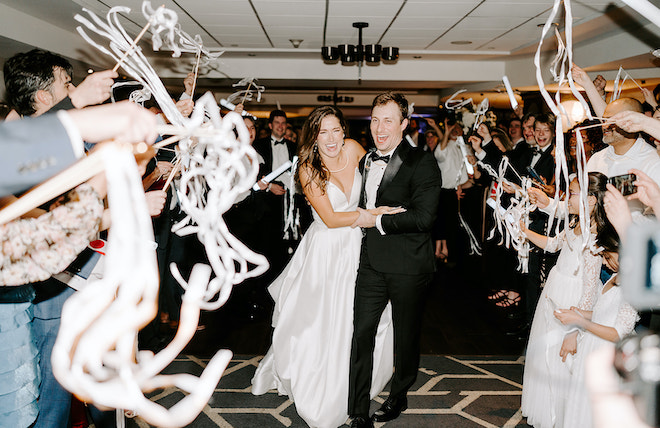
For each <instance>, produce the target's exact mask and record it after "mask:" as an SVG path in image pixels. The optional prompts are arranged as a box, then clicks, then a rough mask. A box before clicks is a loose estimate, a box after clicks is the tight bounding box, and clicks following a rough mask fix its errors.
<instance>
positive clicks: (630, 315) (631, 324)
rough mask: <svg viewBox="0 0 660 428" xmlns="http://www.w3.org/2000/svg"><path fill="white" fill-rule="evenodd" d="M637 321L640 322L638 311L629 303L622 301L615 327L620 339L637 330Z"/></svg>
mask: <svg viewBox="0 0 660 428" xmlns="http://www.w3.org/2000/svg"><path fill="white" fill-rule="evenodd" d="M637 321H639V315H638V314H637V311H636V310H635V309H634V308H633V307H632V306H630V305H629V304H628V303H626V302H624V301H622V302H621V305H620V306H619V313H618V314H617V316H616V321H615V322H614V326H613V327H614V329H615V330H616V332H617V333H618V334H619V339H622V338H623V337H624V336H626V335H628V334H630V333H631V332H632V331H633V329H634V328H635V324H636V323H637Z"/></svg>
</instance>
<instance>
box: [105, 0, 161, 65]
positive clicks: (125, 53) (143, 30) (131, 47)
mask: <svg viewBox="0 0 660 428" xmlns="http://www.w3.org/2000/svg"><path fill="white" fill-rule="evenodd" d="M161 8H165V5H161ZM150 25H151V20H149V21H147V23H146V25H145V26H144V28H142V31H140V34H138V35H137V37H135V40H133V43H131V45H130V46H129V47H128V49H126V52H124V56H122V57H121V58H119V61H117V65H115V66H114V67H113V68H112V71H117V70H118V69H119V67H121V64H122V63H123V62H124V60H125V59H126V58H127V57H128V56H129V55H130V54H131V52H133V49H135V46H136V45H137V42H139V41H140V39H141V38H142V36H144V33H146V32H147V30H148V29H149V26H150Z"/></svg>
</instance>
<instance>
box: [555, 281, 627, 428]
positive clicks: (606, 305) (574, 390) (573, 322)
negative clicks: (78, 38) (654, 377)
mask: <svg viewBox="0 0 660 428" xmlns="http://www.w3.org/2000/svg"><path fill="white" fill-rule="evenodd" d="M617 281H618V275H617V274H615V275H614V276H612V278H610V280H609V281H607V283H606V284H605V285H604V286H603V287H601V288H600V292H599V293H598V300H596V304H595V305H594V307H593V311H583V310H580V309H578V308H575V307H572V308H570V309H560V310H557V311H556V314H555V316H556V317H557V319H559V320H560V321H561V322H562V324H564V325H568V326H576V327H578V328H579V329H580V330H581V331H583V334H582V336H581V337H580V338H579V340H578V342H577V353H576V354H575V362H574V363H573V368H572V370H571V372H572V375H571V383H570V388H569V390H568V395H567V398H566V409H565V412H564V421H563V424H562V426H563V427H564V428H589V427H591V426H592V414H591V413H592V412H591V404H590V400H589V395H588V392H587V388H586V385H585V380H584V372H585V364H586V360H587V357H588V356H589V354H590V353H592V352H593V351H595V350H597V349H600V348H602V347H604V346H609V347H611V348H612V349H614V343H615V342H618V341H619V340H620V339H621V338H623V337H624V336H626V335H628V334H630V333H631V332H632V331H633V329H634V328H635V323H636V322H637V321H638V320H639V316H638V315H637V311H635V309H634V308H633V307H632V306H630V305H629V304H628V303H626V302H625V301H624V300H623V296H622V293H621V288H619V287H618V286H617V285H618V284H617Z"/></svg>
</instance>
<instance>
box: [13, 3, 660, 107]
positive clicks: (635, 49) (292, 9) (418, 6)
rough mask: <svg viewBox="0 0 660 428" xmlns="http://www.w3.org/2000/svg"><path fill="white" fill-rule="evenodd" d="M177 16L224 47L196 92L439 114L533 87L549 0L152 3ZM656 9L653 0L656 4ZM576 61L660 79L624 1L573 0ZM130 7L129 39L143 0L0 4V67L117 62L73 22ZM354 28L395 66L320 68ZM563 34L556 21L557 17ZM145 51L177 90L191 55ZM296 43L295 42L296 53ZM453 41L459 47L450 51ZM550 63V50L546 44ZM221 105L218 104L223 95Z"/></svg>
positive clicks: (652, 38) (645, 30) (139, 23)
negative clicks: (253, 82)
mask: <svg viewBox="0 0 660 428" xmlns="http://www.w3.org/2000/svg"><path fill="white" fill-rule="evenodd" d="M161 2H162V4H164V5H165V7H167V8H169V9H171V10H173V11H175V12H176V13H177V15H178V19H179V23H180V24H181V27H182V29H183V30H185V31H186V32H187V33H189V34H191V35H195V34H199V35H200V36H201V38H202V40H203V41H204V44H205V46H207V47H208V48H210V49H214V50H223V51H224V54H223V55H222V56H221V57H220V60H219V61H218V63H217V64H215V65H214V66H213V67H206V68H202V69H201V70H200V76H199V83H198V86H199V87H200V89H201V90H207V89H208V90H213V91H214V92H216V93H218V94H230V93H231V92H232V89H231V84H232V83H235V82H237V81H238V80H240V79H241V78H243V77H247V76H250V77H256V78H258V79H259V82H260V83H261V84H263V85H265V86H266V92H265V93H264V103H265V105H273V104H275V103H276V102H279V103H281V104H286V105H291V106H295V105H297V106H302V105H314V104H318V103H319V102H318V101H317V100H316V97H317V95H319V94H330V93H332V92H333V91H334V90H337V91H338V92H339V93H340V94H342V95H351V96H353V98H354V105H356V106H357V105H369V104H370V100H371V99H372V98H373V94H374V93H377V92H379V91H382V90H385V89H400V90H404V91H406V92H407V93H408V94H410V96H411V97H415V99H416V103H417V104H418V105H437V102H438V99H439V98H440V97H441V96H443V95H445V96H446V95H447V94H451V93H453V92H455V91H456V90H458V89H461V88H466V89H469V90H473V91H477V92H479V91H482V92H483V91H489V90H493V89H495V88H498V86H501V77H502V76H503V75H505V74H506V75H508V76H509V78H510V80H511V81H512V84H513V85H514V87H516V88H522V89H523V90H533V89H535V88H536V86H535V85H536V81H535V79H534V67H533V64H532V56H533V53H534V51H535V50H536V47H537V46H538V43H539V39H540V36H541V30H542V29H541V28H540V27H539V26H541V25H542V24H544V23H545V22H546V20H547V19H548V16H549V15H550V12H551V10H552V6H553V1H551V0H453V1H452V0H215V1H210V0H154V2H153V3H154V4H153V6H154V7H157V6H158V5H159V4H161ZM652 3H654V4H656V5H658V4H660V0H652ZM571 4H572V12H573V43H574V48H573V50H574V54H575V58H576V62H579V63H580V64H581V65H583V66H585V67H586V68H587V70H590V71H597V72H600V73H603V74H605V75H606V77H608V78H610V79H612V78H613V74H614V73H615V72H616V70H617V69H618V67H619V65H623V66H624V67H625V68H626V69H627V70H628V71H629V72H630V73H631V75H633V76H635V77H639V78H649V79H651V78H660V73H659V72H658V70H659V69H658V67H657V66H656V65H657V64H656V63H654V60H655V58H654V57H652V56H651V55H650V53H649V52H650V51H651V50H653V49H656V48H658V47H660V30H659V29H658V28H657V27H655V26H653V25H652V24H650V23H649V22H648V21H647V20H646V19H645V18H644V17H641V16H639V15H638V14H637V13H636V12H634V11H633V10H631V9H629V8H627V7H626V6H625V5H624V3H623V2H621V1H620V0H617V1H603V0H584V1H576V0H573V1H572V2H571ZM118 5H121V6H128V7H130V8H131V12H130V13H128V14H125V15H124V17H123V25H124V27H125V28H126V30H127V32H128V33H129V34H130V35H131V36H135V35H136V34H137V33H139V31H140V29H141V28H142V27H143V26H144V24H145V23H146V19H145V18H144V16H142V13H141V5H142V1H141V0H27V1H26V0H0V16H2V17H3V18H0V21H4V22H3V23H2V25H0V58H7V57H9V56H11V55H12V54H13V53H15V52H19V51H21V50H24V49H25V48H26V47H29V46H37V47H41V48H44V49H49V50H52V51H55V52H57V53H60V54H62V55H64V56H67V57H68V58H71V59H72V60H75V61H77V64H80V67H90V66H91V67H92V68H94V69H103V68H108V67H111V66H112V63H111V62H109V60H108V59H107V58H106V57H104V56H103V55H102V54H100V53H99V52H98V51H96V50H95V49H93V48H91V47H90V46H89V45H87V44H86V43H85V42H84V40H82V38H81V37H80V36H79V35H78V34H77V33H76V31H75V27H76V26H77V25H78V23H77V22H76V21H75V20H74V19H73V16H74V15H75V14H76V13H82V8H83V7H85V8H87V9H89V10H91V11H93V12H95V13H96V14H97V15H98V16H99V17H102V18H104V17H105V14H106V13H107V11H108V10H109V8H110V7H112V6H118ZM355 21H364V22H367V23H368V24H369V26H368V28H365V29H364V33H363V35H364V40H363V43H365V44H370V43H380V44H382V45H383V46H396V47H399V48H400V53H401V57H400V59H399V60H398V61H397V62H396V63H394V64H380V65H377V66H364V67H362V70H361V79H358V67H357V66H355V65H351V66H347V65H342V64H341V63H336V64H326V63H324V62H323V60H322V59H321V55H320V48H321V47H322V46H324V45H327V46H336V45H339V44H357V38H358V32H357V30H356V29H355V28H353V27H352V25H351V24H352V23H353V22H355ZM556 22H558V23H560V25H559V28H560V30H562V29H563V26H564V24H563V15H562V16H561V17H559V18H558V19H556ZM145 39H147V40H143V42H142V44H141V47H142V49H143V51H144V52H145V54H147V55H148V56H150V58H152V64H153V65H154V67H155V68H156V69H157V70H158V72H159V75H160V76H161V78H162V79H163V80H164V81H165V82H166V84H168V86H169V87H171V88H174V87H175V86H181V80H182V78H183V76H185V75H186V73H188V72H189V71H191V70H192V68H193V64H194V61H195V57H194V55H192V54H184V55H183V56H182V57H181V58H170V57H169V55H168V54H167V53H153V52H151V50H150V45H149V44H148V37H147V36H145ZM291 40H301V42H300V44H299V47H298V48H295V47H294V46H293V43H292V42H291ZM456 42H459V43H462V44H457V43H456ZM545 47H546V49H547V53H546V55H545V56H544V61H548V59H550V58H551V57H552V56H553V55H554V52H555V50H556V47H555V43H554V41H553V40H552V39H548V41H547V42H545ZM219 96H222V95H219Z"/></svg>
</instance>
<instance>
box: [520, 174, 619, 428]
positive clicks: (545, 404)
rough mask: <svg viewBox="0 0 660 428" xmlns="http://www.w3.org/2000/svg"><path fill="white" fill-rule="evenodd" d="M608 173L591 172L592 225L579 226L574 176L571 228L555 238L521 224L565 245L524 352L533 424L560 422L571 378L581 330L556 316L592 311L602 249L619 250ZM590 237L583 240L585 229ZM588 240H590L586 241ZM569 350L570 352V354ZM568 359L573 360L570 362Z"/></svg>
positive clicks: (540, 242)
mask: <svg viewBox="0 0 660 428" xmlns="http://www.w3.org/2000/svg"><path fill="white" fill-rule="evenodd" d="M606 186H607V177H606V176H605V175H604V174H601V173H600V172H590V173H589V182H588V188H587V204H588V206H587V210H588V211H589V214H588V215H589V216H590V220H591V221H590V225H591V226H590V230H588V231H583V230H581V228H580V221H579V213H580V184H579V183H578V180H577V179H573V181H571V184H570V186H569V198H568V210H569V214H570V215H571V221H570V224H569V227H567V228H566V230H565V231H564V232H562V233H561V234H560V235H558V236H557V237H554V238H549V237H547V236H543V235H540V234H538V233H535V232H533V231H531V230H529V229H527V228H526V227H525V226H524V225H523V224H521V227H522V230H523V232H524V233H525V235H526V236H527V238H528V239H529V240H530V241H531V242H532V243H534V244H535V245H536V246H538V247H540V248H543V249H544V250H545V251H550V252H556V251H557V250H560V249H561V252H560V253H559V258H558V259H557V264H556V265H555V266H554V267H553V268H552V270H551V271H550V274H549V275H548V280H547V281H546V284H545V287H544V288H543V293H542V294H541V298H540V299H539V302H538V304H537V306H536V312H535V313H534V320H533V321H532V328H531V331H530V335H529V342H528V344H527V353H526V355H525V370H524V375H523V392H522V407H521V409H522V414H523V416H526V417H527V423H528V424H529V425H532V426H535V427H552V426H558V425H561V422H560V421H562V420H563V417H564V410H565V405H566V397H567V395H568V386H569V382H570V377H571V362H572V354H574V353H575V350H576V346H577V342H576V340H577V334H570V333H569V326H566V327H564V326H563V325H562V324H561V323H560V322H559V321H558V320H557V319H556V318H555V313H556V311H557V309H561V308H571V307H577V308H578V309H579V310H581V311H591V310H592V308H593V305H594V303H595V302H596V299H597V291H598V289H599V286H600V284H601V283H600V268H601V265H602V261H603V260H602V259H603V258H602V255H601V249H604V250H605V251H608V252H612V251H614V252H615V251H617V249H618V235H617V233H616V231H615V230H614V228H613V227H612V225H611V224H610V222H609V221H608V220H607V216H606V214H605V206H604V205H605V204H604V198H605V193H606V191H607V189H606ZM584 233H588V234H589V236H588V237H587V238H586V239H583V237H582V234H584ZM585 241H586V245H583V243H584V242H585ZM569 354H570V355H569ZM567 358H568V360H569V361H567Z"/></svg>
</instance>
